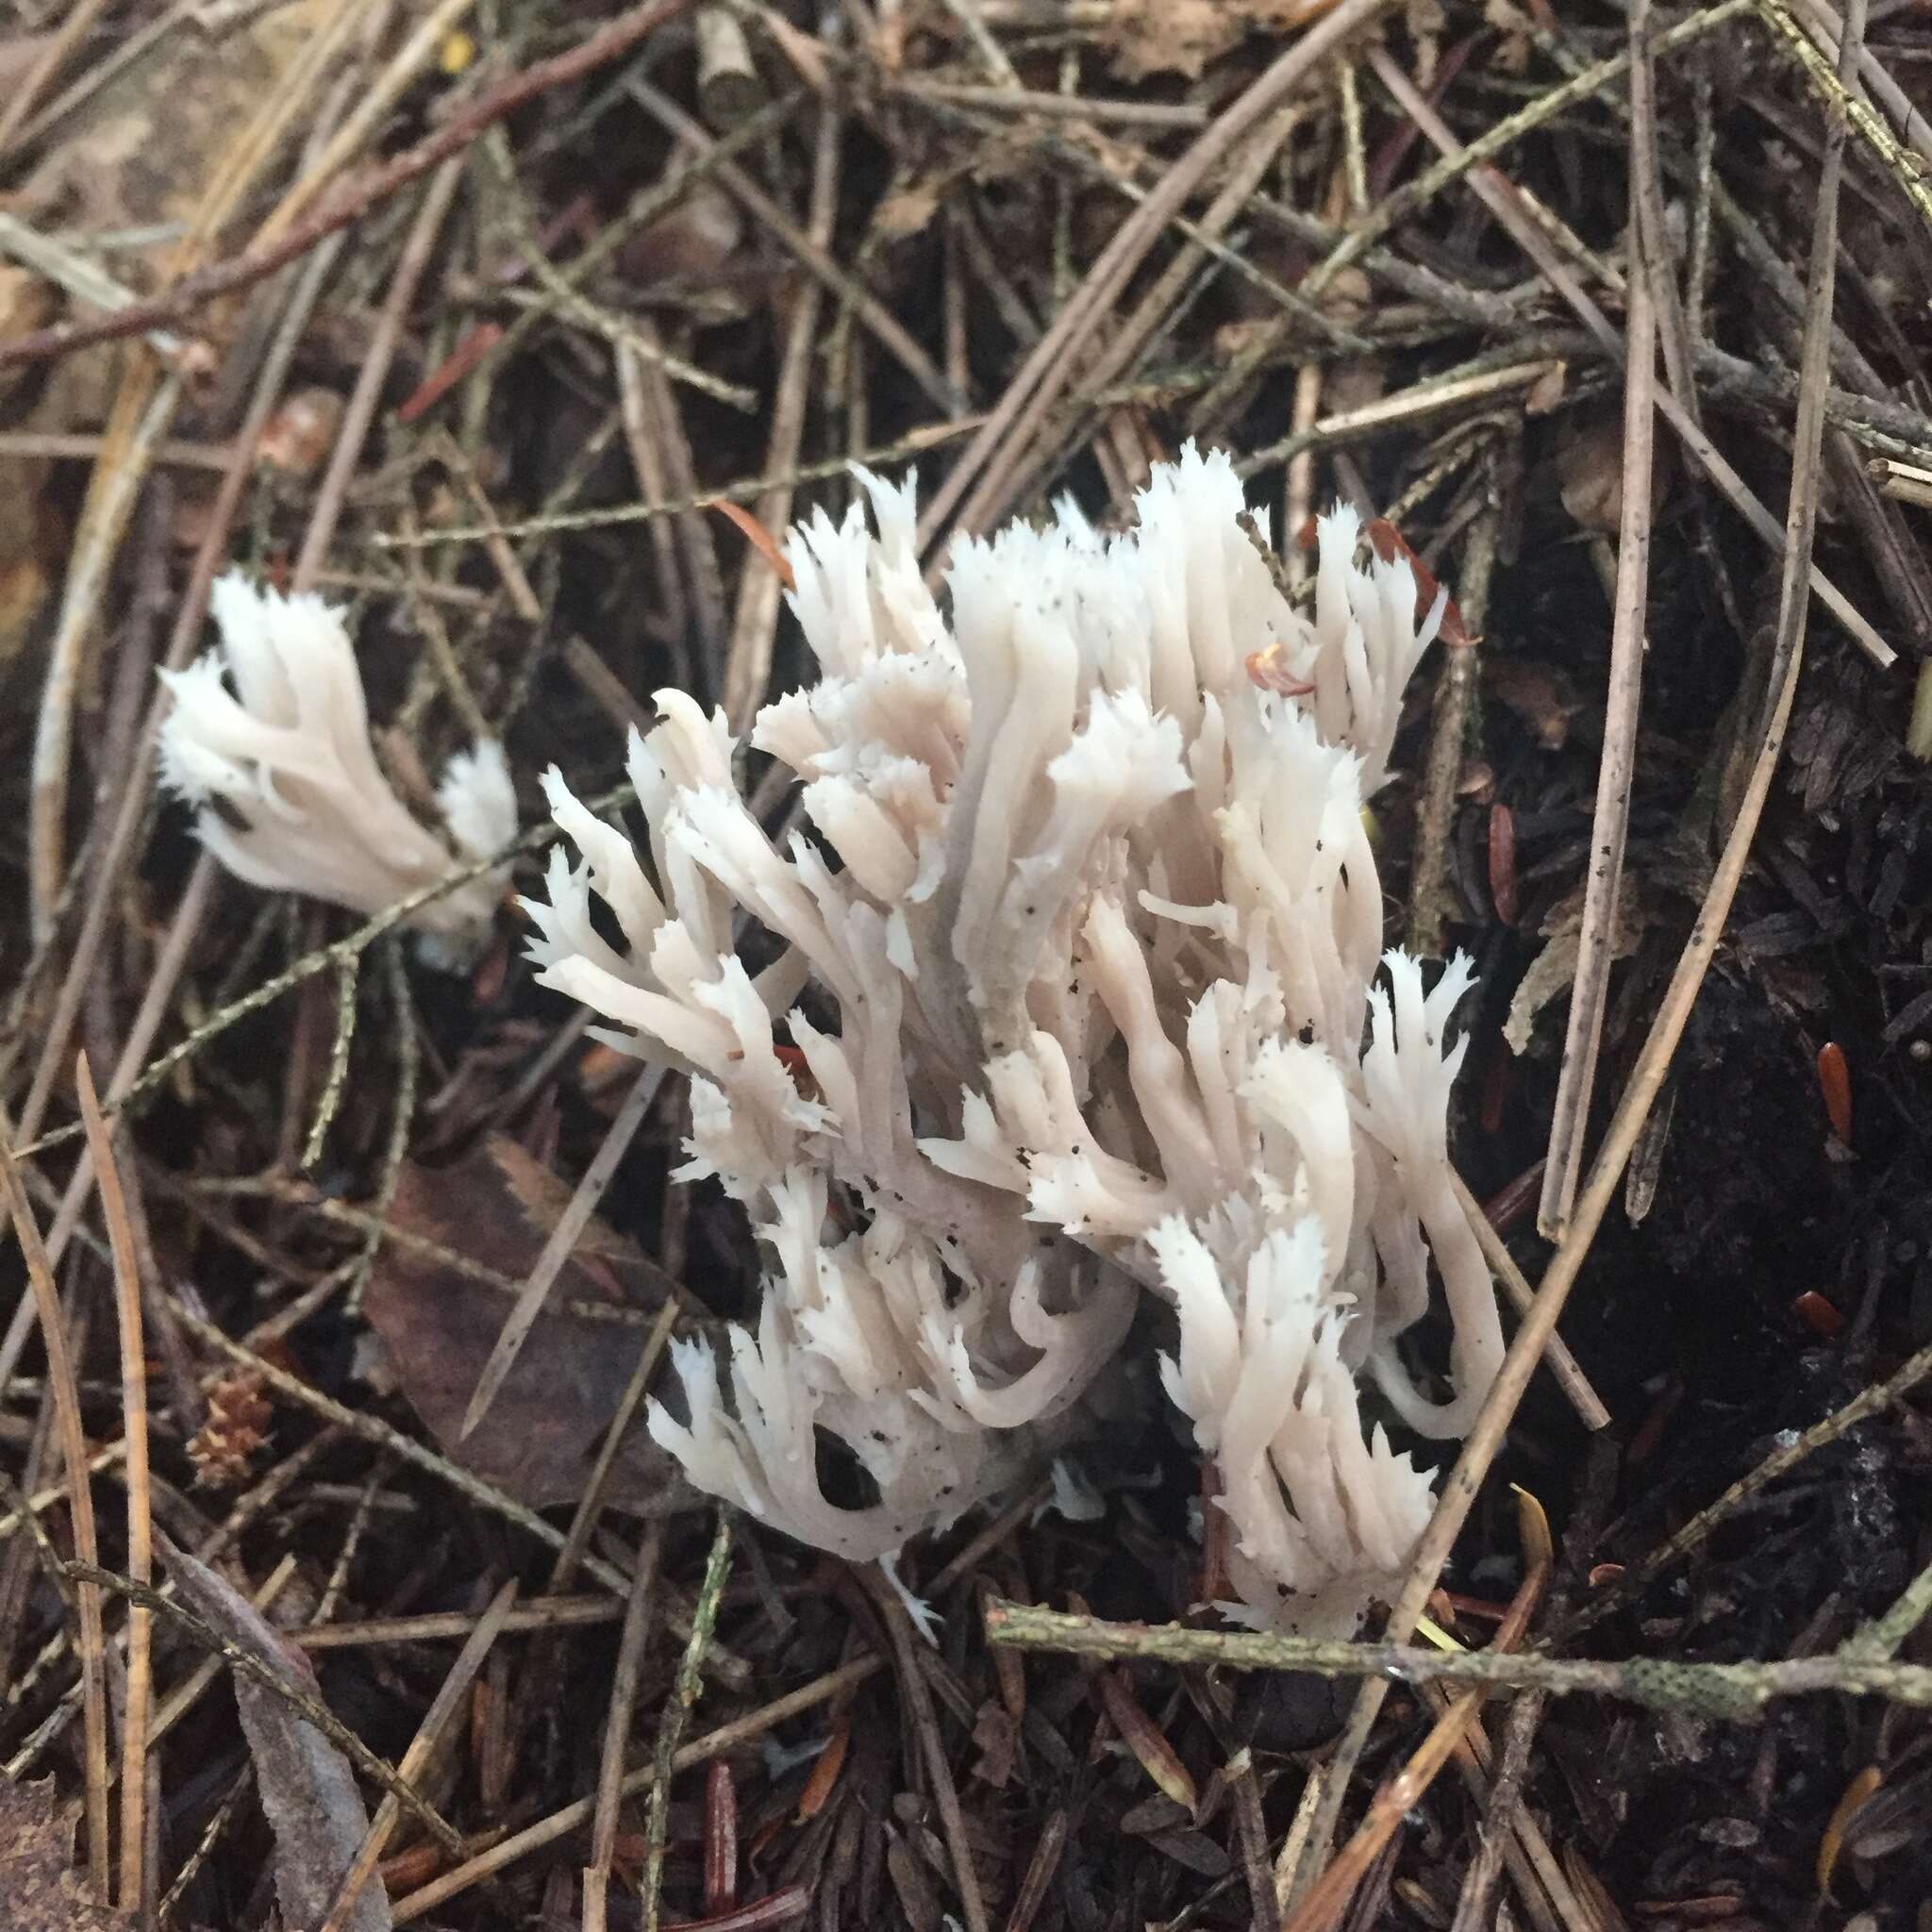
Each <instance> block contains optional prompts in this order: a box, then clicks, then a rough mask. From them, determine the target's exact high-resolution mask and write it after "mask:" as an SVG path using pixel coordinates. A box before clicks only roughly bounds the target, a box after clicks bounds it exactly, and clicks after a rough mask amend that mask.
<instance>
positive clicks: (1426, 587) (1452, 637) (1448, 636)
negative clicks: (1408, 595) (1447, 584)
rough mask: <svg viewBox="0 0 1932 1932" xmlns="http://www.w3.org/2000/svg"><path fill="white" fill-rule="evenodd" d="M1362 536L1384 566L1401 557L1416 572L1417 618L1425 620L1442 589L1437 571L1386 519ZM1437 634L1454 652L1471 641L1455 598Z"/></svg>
mask: <svg viewBox="0 0 1932 1932" xmlns="http://www.w3.org/2000/svg"><path fill="white" fill-rule="evenodd" d="M1362 534H1363V535H1364V536H1365V537H1367V538H1368V540H1369V548H1370V549H1371V550H1373V551H1374V553H1375V555H1376V556H1377V557H1378V558H1381V560H1382V561H1383V562H1384V563H1393V562H1394V561H1395V559H1396V558H1398V557H1406V558H1407V559H1408V567H1409V569H1410V570H1412V571H1413V572H1414V573H1415V609H1416V615H1417V616H1418V617H1419V618H1420V617H1426V616H1427V615H1428V613H1429V610H1430V608H1431V607H1432V606H1433V605H1434V604H1435V601H1436V596H1437V593H1438V592H1439V591H1441V588H1442V587H1441V584H1439V583H1438V582H1437V581H1436V574H1435V572H1433V571H1432V570H1431V569H1430V568H1429V567H1428V565H1427V564H1425V563H1424V561H1423V560H1422V558H1420V557H1418V556H1417V555H1416V553H1415V551H1414V550H1413V549H1412V548H1410V546H1409V544H1408V541H1407V539H1406V538H1405V537H1404V536H1403V534H1402V532H1401V531H1400V530H1398V529H1397V528H1396V527H1395V525H1393V524H1391V522H1390V521H1389V519H1388V518H1387V517H1377V518H1376V519H1375V521H1374V523H1372V524H1371V525H1369V526H1368V528H1367V529H1366V530H1365V531H1363V533H1362ZM1437 635H1438V636H1439V637H1441V640H1442V641H1443V642H1444V643H1445V644H1448V645H1449V646H1450V647H1451V648H1452V649H1459V648H1461V647H1462V646H1463V645H1466V644H1467V643H1469V641H1470V635H1469V629H1468V626H1467V625H1464V623H1463V621H1462V612H1461V611H1460V610H1459V609H1457V605H1456V599H1455V598H1454V597H1449V598H1445V599H1444V600H1443V604H1442V623H1441V627H1440V629H1439V630H1438V632H1437Z"/></svg>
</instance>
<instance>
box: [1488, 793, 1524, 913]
mask: <svg viewBox="0 0 1932 1932" xmlns="http://www.w3.org/2000/svg"><path fill="white" fill-rule="evenodd" d="M1490 898H1491V901H1492V902H1493V903H1494V905H1495V908H1496V917H1497V918H1498V919H1500V920H1501V921H1502V922H1503V924H1505V925H1514V924H1516V915H1517V913H1518V912H1519V911H1520V910H1521V909H1522V908H1521V901H1520V900H1519V898H1518V896H1517V890H1516V814H1515V813H1514V812H1513V811H1511V810H1510V808H1508V807H1507V805H1505V804H1504V803H1503V801H1502V800H1501V799H1500V798H1499V799H1498V800H1497V801H1496V802H1495V804H1494V805H1492V806H1491V808H1490Z"/></svg>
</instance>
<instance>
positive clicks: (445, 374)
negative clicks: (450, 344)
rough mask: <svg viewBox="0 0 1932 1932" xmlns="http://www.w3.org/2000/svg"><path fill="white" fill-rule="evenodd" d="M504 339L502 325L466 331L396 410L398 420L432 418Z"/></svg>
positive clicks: (481, 325)
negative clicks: (432, 413) (445, 397)
mask: <svg viewBox="0 0 1932 1932" xmlns="http://www.w3.org/2000/svg"><path fill="white" fill-rule="evenodd" d="M502 340H503V325H502V324H501V323H500V322H479V323H477V324H476V325H475V327H473V328H467V329H465V330H464V331H463V333H462V334H461V336H459V337H458V340H457V345H456V347H455V348H454V349H452V350H451V351H450V352H449V354H448V355H447V356H445V357H444V358H443V359H442V361H441V363H440V364H439V365H438V366H437V367H436V368H434V369H432V370H431V371H430V372H429V374H428V375H425V377H424V378H423V380H422V381H421V382H420V383H418V384H417V386H416V387H415V389H413V390H412V391H410V392H409V394H408V396H406V397H405V398H404V400H403V405H402V408H399V409H398V410H397V411H396V421H397V422H398V423H414V422H415V421H417V419H418V418H420V417H423V416H426V415H428V413H429V412H430V410H431V409H433V408H435V407H436V406H437V404H438V403H440V402H441V400H442V399H443V397H444V396H446V395H448V393H449V392H450V391H451V390H453V389H454V388H456V386H457V384H458V383H459V382H460V381H462V379H463V377H464V376H466V375H469V374H470V373H471V371H472V370H474V369H475V367H476V365H477V363H479V362H480V361H482V359H483V358H484V357H486V356H487V355H489V353H490V352H491V349H493V348H495V346H496V345H497V343H498V342H500V341H502Z"/></svg>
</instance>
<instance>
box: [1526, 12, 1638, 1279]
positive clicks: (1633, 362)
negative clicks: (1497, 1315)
mask: <svg viewBox="0 0 1932 1932" xmlns="http://www.w3.org/2000/svg"><path fill="white" fill-rule="evenodd" d="M1648 27H1649V8H1648V0H1632V5H1631V8H1630V39H1631V44H1632V48H1633V50H1634V51H1635V52H1636V53H1637V54H1638V56H1639V57H1640V58H1638V59H1637V60H1636V63H1635V65H1633V67H1632V69H1631V93H1632V98H1633V104H1635V105H1647V104H1648V102H1649V99H1650V95H1649V92H1648V90H1647V89H1644V88H1641V87H1640V86H1639V85H1638V81H1637V76H1638V75H1639V74H1640V73H1641V72H1643V71H1644V70H1645V68H1646V66H1647V62H1646V61H1645V60H1644V59H1643V58H1641V55H1642V53H1643V44H1642V43H1643V36H1644V35H1645V33H1646V32H1647V30H1648ZM1650 132H1651V130H1650V128H1649V127H1648V126H1647V125H1645V124H1644V122H1643V121H1642V119H1641V118H1640V120H1639V123H1638V125H1637V127H1636V130H1635V134H1634V137H1633V138H1634V140H1636V141H1637V142H1645V141H1647V140H1648V138H1649V136H1650ZM1640 180H1641V175H1640V174H1639V171H1638V170H1637V169H1636V168H1634V167H1633V168H1632V169H1631V172H1630V220H1629V236H1630V244H1629V245H1630V252H1631V261H1630V275H1629V284H1630V292H1629V309H1628V315H1627V319H1626V335H1625V350H1624V450H1623V457H1622V460H1621V463H1620V465H1619V475H1620V476H1621V478H1622V482H1623V502H1622V507H1621V512H1620V519H1619V528H1618V532H1617V581H1616V595H1615V598H1614V600H1613V602H1612V608H1611V617H1610V684H1609V691H1608V693H1607V697H1606V698H1605V701H1604V738H1603V752H1602V756H1601V758H1600V759H1599V762H1598V765H1597V780H1596V809H1595V813H1594V816H1593V817H1592V819H1591V828H1590V860H1589V863H1588V865H1587V866H1586V867H1585V869H1584V888H1583V924H1582V926H1581V928H1580V930H1579V931H1578V933H1577V940H1576V972H1575V975H1574V979H1573V981H1572V983H1571V989H1570V1018H1569V1024H1568V1031H1567V1033H1566V1034H1565V1037H1564V1041H1563V1059H1562V1068H1561V1071H1560V1073H1559V1074H1557V1098H1556V1103H1555V1106H1554V1108H1552V1111H1551V1118H1550V1141H1549V1155H1548V1160H1547V1164H1546V1165H1545V1167H1544V1168H1543V1187H1542V1200H1541V1205H1540V1207H1539V1208H1538V1210H1537V1224H1538V1227H1539V1229H1540V1230H1541V1233H1542V1236H1543V1238H1544V1240H1546V1241H1559V1240H1561V1238H1562V1232H1563V1225H1564V1223H1565V1222H1566V1221H1567V1220H1568V1218H1569V1214H1570V1207H1571V1203H1572V1202H1573V1201H1574V1199H1575V1198H1576V1179H1577V1175H1578V1174H1580V1173H1581V1172H1582V1168H1583V1148H1584V1139H1585V1136H1586V1134H1587V1132H1588V1129H1589V1126H1590V1101H1591V1093H1592V1092H1593V1091H1595V1088H1596V1060H1597V1051H1598V1048H1599V1047H1600V1046H1601V1044H1602V1041H1603V1029H1604V1012H1605V1009H1606V1008H1607V1006H1608V1005H1609V997H1610V963H1611V960H1612V959H1613V958H1614V957H1615V954H1616V940H1617V902H1618V897H1619V895H1620V893H1621V891H1622V889H1623V883H1624V849H1625V847H1626V845H1627V843H1628V841H1629V834H1630V793H1631V788H1632V786H1633V785H1634V783H1635V781H1636V776H1637V724H1638V719H1639V715H1640V712H1641V704H1642V697H1643V652H1644V613H1645V611H1646V609H1647V608H1648V607H1649V601H1650V520H1651V483H1650V478H1651V462H1652V456H1651V444H1652V441H1653V432H1654V430H1655V427H1656V424H1657V411H1656V408H1655V398H1656V389H1657V303H1656V300H1655V299H1654V295H1653V275H1654V271H1653V267H1652V264H1651V263H1650V262H1649V260H1648V256H1647V246H1648V244H1647V243H1646V242H1645V241H1644V239H1643V228H1644V223H1643V218H1642V203H1641V191H1640V186H1639V183H1640Z"/></svg>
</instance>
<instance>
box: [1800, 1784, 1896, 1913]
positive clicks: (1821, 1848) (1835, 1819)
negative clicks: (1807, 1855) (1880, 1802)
mask: <svg viewBox="0 0 1932 1932" xmlns="http://www.w3.org/2000/svg"><path fill="white" fill-rule="evenodd" d="M1884 1782H1885V1774H1884V1773H1883V1772H1881V1771H1880V1770H1879V1769H1878V1767H1877V1766H1876V1765H1875V1764H1868V1765H1867V1766H1866V1767H1865V1768H1864V1770H1863V1771H1861V1772H1859V1774H1857V1777H1855V1778H1854V1779H1853V1780H1852V1781H1851V1783H1850V1784H1848V1785H1847V1786H1846V1787H1845V1788H1844V1790H1843V1792H1842V1793H1841V1794H1840V1798H1839V1801H1838V1803H1837V1804H1836V1805H1834V1806H1833V1807H1832V1809H1831V1817H1830V1819H1829V1820H1828V1821H1827V1822H1826V1824H1825V1826H1824V1836H1823V1837H1822V1838H1821V1839H1820V1840H1818V1863H1817V1867H1816V1875H1817V1879H1818V1890H1819V1895H1820V1896H1821V1897H1823V1898H1824V1899H1825V1900H1826V1901H1827V1902H1828V1901H1829V1900H1830V1898H1831V1877H1832V1874H1833V1873H1834V1872H1836V1871H1837V1870H1838V1860H1839V1854H1840V1852H1841V1851H1842V1850H1843V1849H1844V1842H1845V1826H1846V1825H1848V1824H1850V1823H1851V1822H1852V1814H1853V1813H1854V1812H1856V1811H1857V1809H1858V1807H1860V1806H1861V1805H1862V1804H1864V1802H1865V1800H1866V1799H1867V1798H1869V1797H1871V1795H1872V1794H1873V1792H1874V1791H1875V1790H1878V1788H1879V1787H1880V1786H1881V1785H1882V1784H1884Z"/></svg>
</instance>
